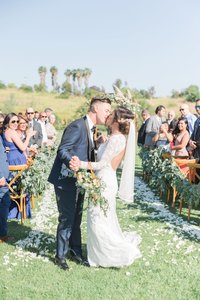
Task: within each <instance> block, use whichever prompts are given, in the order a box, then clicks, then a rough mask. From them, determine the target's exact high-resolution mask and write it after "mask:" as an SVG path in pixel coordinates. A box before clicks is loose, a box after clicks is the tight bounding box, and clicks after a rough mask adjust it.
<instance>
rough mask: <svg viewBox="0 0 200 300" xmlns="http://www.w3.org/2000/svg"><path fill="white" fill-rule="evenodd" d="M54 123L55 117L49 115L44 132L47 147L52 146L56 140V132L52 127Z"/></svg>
mask: <svg viewBox="0 0 200 300" xmlns="http://www.w3.org/2000/svg"><path fill="white" fill-rule="evenodd" d="M55 121H56V117H55V115H53V114H51V115H50V116H49V122H47V124H46V131H47V138H48V140H47V146H53V144H54V143H55V140H56V136H57V131H56V129H55V127H54V124H55Z"/></svg>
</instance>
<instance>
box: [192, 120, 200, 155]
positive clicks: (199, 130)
mask: <svg viewBox="0 0 200 300" xmlns="http://www.w3.org/2000/svg"><path fill="white" fill-rule="evenodd" d="M191 140H192V141H195V142H197V148H196V149H195V150H194V157H195V158H200V116H199V117H198V119H197V120H196V121H195V123H194V130H193V133H192V135H191Z"/></svg>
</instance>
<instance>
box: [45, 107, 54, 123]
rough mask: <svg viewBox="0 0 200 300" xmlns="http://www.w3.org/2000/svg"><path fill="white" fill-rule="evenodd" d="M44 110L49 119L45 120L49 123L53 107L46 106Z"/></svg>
mask: <svg viewBox="0 0 200 300" xmlns="http://www.w3.org/2000/svg"><path fill="white" fill-rule="evenodd" d="M44 112H45V113H46V115H47V119H46V120H45V123H46V124H47V123H48V122H49V117H50V115H51V114H53V109H51V108H50V107H47V108H45V110H44Z"/></svg>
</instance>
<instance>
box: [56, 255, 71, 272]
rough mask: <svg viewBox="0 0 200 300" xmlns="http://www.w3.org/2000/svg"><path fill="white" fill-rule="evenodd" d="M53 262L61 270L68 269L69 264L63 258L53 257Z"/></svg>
mask: <svg viewBox="0 0 200 300" xmlns="http://www.w3.org/2000/svg"><path fill="white" fill-rule="evenodd" d="M55 264H56V265H57V266H58V267H59V268H60V269H62V270H64V271H68V270H69V266H68V264H67V263H66V260H65V259H60V258H58V257H55Z"/></svg>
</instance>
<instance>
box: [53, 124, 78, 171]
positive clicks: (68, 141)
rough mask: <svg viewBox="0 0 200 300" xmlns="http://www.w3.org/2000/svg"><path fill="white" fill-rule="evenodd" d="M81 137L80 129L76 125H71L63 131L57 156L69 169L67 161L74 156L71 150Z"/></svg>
mask: <svg viewBox="0 0 200 300" xmlns="http://www.w3.org/2000/svg"><path fill="white" fill-rule="evenodd" d="M80 136H81V128H80V126H79V124H78V123H71V124H70V125H69V126H68V127H67V128H66V129H65V131H64V133H63V136H62V140H61V143H60V146H59V148H58V151H57V154H58V157H59V158H60V160H61V161H62V162H63V163H64V164H65V165H66V166H67V167H69V161H70V160H71V158H72V156H73V155H75V153H74V152H73V148H74V146H75V145H77V143H78V141H79V139H80Z"/></svg>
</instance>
